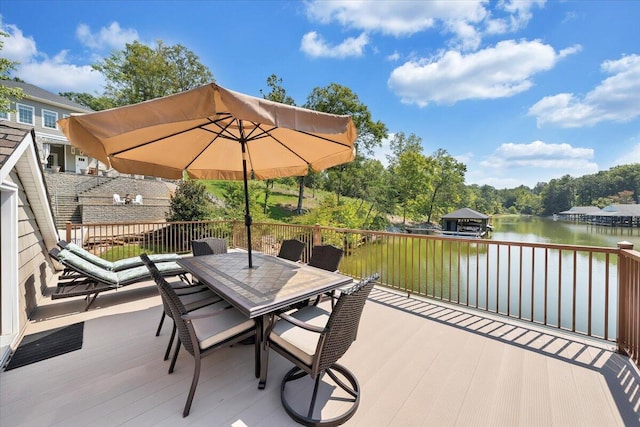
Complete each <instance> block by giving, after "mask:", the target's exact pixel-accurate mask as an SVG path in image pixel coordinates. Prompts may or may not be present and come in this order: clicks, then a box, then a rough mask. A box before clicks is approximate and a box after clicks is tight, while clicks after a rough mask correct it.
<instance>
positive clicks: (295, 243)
mask: <svg viewBox="0 0 640 427" xmlns="http://www.w3.org/2000/svg"><path fill="white" fill-rule="evenodd" d="M304 246H305V245H304V242H301V241H300V240H298V239H289V240H283V241H282V244H281V245H280V250H279V251H278V258H284V259H288V260H289V261H300V258H301V257H302V251H304Z"/></svg>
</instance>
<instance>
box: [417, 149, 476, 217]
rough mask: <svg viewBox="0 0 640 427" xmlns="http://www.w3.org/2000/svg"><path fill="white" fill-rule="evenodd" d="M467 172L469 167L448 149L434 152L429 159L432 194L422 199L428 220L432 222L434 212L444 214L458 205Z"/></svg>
mask: <svg viewBox="0 0 640 427" xmlns="http://www.w3.org/2000/svg"><path fill="white" fill-rule="evenodd" d="M466 172H467V167H466V166H465V165H464V164H463V163H460V162H459V161H457V160H456V159H454V158H453V157H452V156H451V155H449V153H447V150H444V149H442V148H440V149H438V150H436V152H435V153H433V155H432V156H431V157H430V161H429V177H430V188H431V194H430V196H429V198H428V199H424V200H422V204H423V206H424V208H423V209H424V210H425V211H426V215H427V222H431V217H432V215H433V214H434V212H437V213H439V214H444V213H446V211H448V210H450V209H452V208H454V207H456V206H457V205H458V202H459V200H460V196H461V194H462V192H463V188H464V174H465V173H466Z"/></svg>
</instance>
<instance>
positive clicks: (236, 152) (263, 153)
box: [58, 83, 357, 267]
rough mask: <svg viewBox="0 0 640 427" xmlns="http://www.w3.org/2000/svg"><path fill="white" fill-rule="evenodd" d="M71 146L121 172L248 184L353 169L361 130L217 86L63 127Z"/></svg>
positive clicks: (74, 119) (70, 120)
mask: <svg viewBox="0 0 640 427" xmlns="http://www.w3.org/2000/svg"><path fill="white" fill-rule="evenodd" d="M58 124H59V125H60V127H61V129H62V131H63V132H64V133H65V135H66V136H67V138H68V139H69V141H70V142H71V144H72V145H73V146H75V147H78V148H79V149H81V150H83V151H84V152H86V153H87V154H89V155H90V156H92V157H95V158H96V159H98V160H100V161H102V162H103V163H105V164H108V165H111V167H113V168H114V169H116V170H117V171H119V172H121V173H133V174H140V175H150V176H158V177H163V178H170V179H181V178H182V177H183V172H186V173H187V175H188V176H189V177H191V178H195V179H226V180H244V185H245V202H246V203H245V224H246V226H247V236H248V239H249V241H248V245H247V246H248V248H249V266H250V267H251V228H250V226H251V216H250V215H249V203H248V187H247V179H249V178H251V177H252V176H253V177H255V178H257V179H270V178H280V177H286V176H302V175H306V174H307V171H308V168H309V167H311V168H312V169H313V170H315V171H320V170H323V169H326V168H329V167H331V166H335V165H339V164H342V163H347V162H350V161H352V160H353V159H354V157H355V145H354V144H355V140H356V136H357V135H356V129H355V126H354V124H353V121H352V119H351V117H350V116H338V115H333V114H327V113H321V112H317V111H312V110H307V109H304V108H299V107H293V106H290V105H286V104H280V103H277V102H273V101H269V100H265V99H261V98H256V97H253V96H248V95H244V94H241V93H238V92H234V91H232V90H228V89H225V88H223V87H221V86H218V85H217V84H215V83H212V84H208V85H205V86H201V87H199V88H196V89H192V90H190V91H186V92H182V93H179V94H176V95H171V96H166V97H163V98H158V99H153V100H150V101H146V102H142V103H139V104H134V105H128V106H125V107H120V108H114V109H111V110H105V111H99V112H96V113H90V114H84V115H74V116H71V117H67V118H64V119H61V120H59V121H58Z"/></svg>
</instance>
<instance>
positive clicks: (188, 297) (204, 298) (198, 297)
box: [140, 254, 222, 360]
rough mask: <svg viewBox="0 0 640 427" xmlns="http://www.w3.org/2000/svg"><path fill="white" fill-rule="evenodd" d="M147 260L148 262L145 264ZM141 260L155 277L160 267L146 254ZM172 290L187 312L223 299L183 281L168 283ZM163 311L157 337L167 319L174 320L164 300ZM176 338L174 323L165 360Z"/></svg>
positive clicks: (205, 289) (203, 288)
mask: <svg viewBox="0 0 640 427" xmlns="http://www.w3.org/2000/svg"><path fill="white" fill-rule="evenodd" d="M145 258H146V259H147V260H148V262H145ZM140 259H142V261H143V262H144V264H145V265H146V266H147V269H148V270H149V273H151V274H152V275H153V270H156V271H158V267H157V266H156V264H155V262H154V261H152V260H151V258H149V256H148V255H146V254H144V257H142V256H140ZM167 283H168V284H169V285H170V286H171V288H173V290H174V291H175V293H176V295H178V297H179V298H180V300H181V301H182V303H183V304H184V306H185V307H186V309H187V311H193V310H197V309H199V308H202V307H206V306H208V305H211V304H215V303H217V302H220V301H222V298H221V297H220V296H218V295H217V294H216V293H214V292H212V291H210V290H209V288H207V287H206V286H205V285H200V284H190V283H186V282H184V281H182V280H178V281H171V282H167ZM162 303H163V310H162V314H161V315H160V323H159V324H158V328H157V329H156V336H159V335H160V331H162V326H163V325H164V319H165V317H167V316H168V317H169V318H170V319H173V315H172V314H171V310H170V309H169V306H168V305H167V304H166V303H165V301H164V299H162ZM175 337H176V324H175V321H174V322H173V327H172V329H171V337H170V338H169V344H167V350H166V351H165V353H164V360H167V359H168V358H169V354H170V353H171V348H172V347H173V341H174V340H175Z"/></svg>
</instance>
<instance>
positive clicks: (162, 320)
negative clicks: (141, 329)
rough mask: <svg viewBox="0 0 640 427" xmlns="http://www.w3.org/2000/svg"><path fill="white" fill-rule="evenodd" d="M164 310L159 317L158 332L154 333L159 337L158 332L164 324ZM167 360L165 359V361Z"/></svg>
mask: <svg viewBox="0 0 640 427" xmlns="http://www.w3.org/2000/svg"><path fill="white" fill-rule="evenodd" d="M164 316H165V313H164V310H162V315H161V316H160V324H159V325H158V330H157V331H156V336H158V335H160V330H161V329H162V324H163V323H164ZM165 360H167V359H165Z"/></svg>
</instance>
